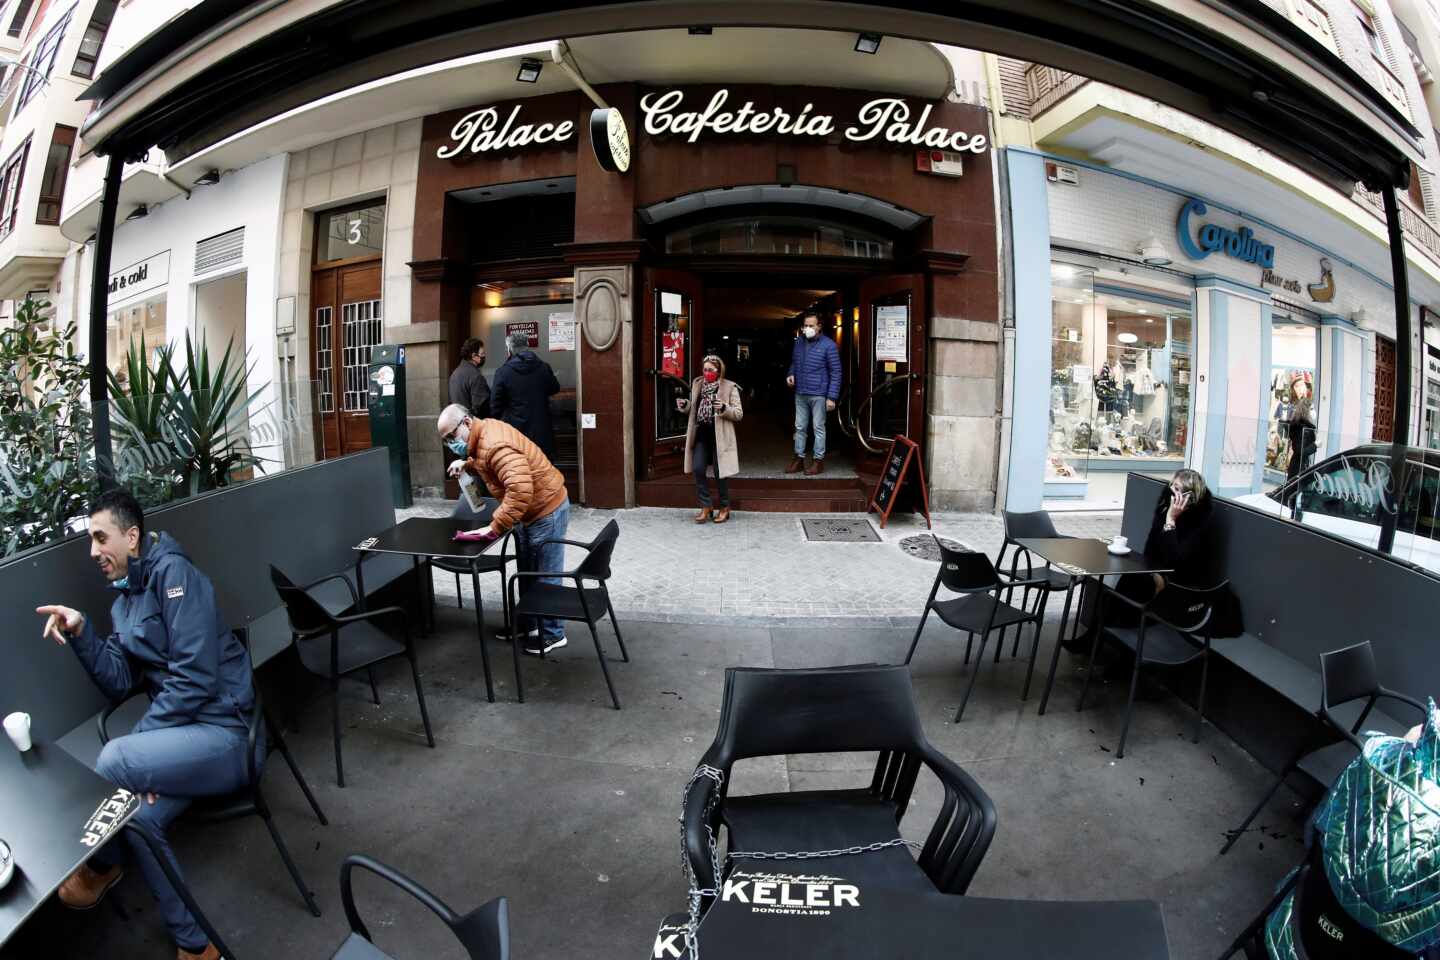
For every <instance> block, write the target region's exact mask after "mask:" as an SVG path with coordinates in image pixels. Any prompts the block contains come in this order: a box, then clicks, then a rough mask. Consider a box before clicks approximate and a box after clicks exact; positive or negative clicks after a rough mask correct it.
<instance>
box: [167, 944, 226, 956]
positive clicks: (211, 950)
mask: <svg viewBox="0 0 1440 960" xmlns="http://www.w3.org/2000/svg"><path fill="white" fill-rule="evenodd" d="M175 960H220V951H219V950H217V949H216V948H215V944H213V943H207V944H205V949H204V950H201V951H200V952H199V953H191V952H190V951H189V950H186V949H185V948H184V947H179V948H177V949H176V950H175Z"/></svg>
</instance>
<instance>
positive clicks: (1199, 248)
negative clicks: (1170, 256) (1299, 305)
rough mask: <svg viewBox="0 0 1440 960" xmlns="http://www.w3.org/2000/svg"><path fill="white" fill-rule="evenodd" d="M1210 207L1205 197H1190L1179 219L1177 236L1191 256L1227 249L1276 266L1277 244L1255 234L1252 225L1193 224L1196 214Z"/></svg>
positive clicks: (1229, 254) (1265, 265)
mask: <svg viewBox="0 0 1440 960" xmlns="http://www.w3.org/2000/svg"><path fill="white" fill-rule="evenodd" d="M1208 212H1209V209H1208V208H1207V207H1206V206H1205V204H1204V202H1203V201H1201V200H1196V199H1194V198H1192V199H1189V200H1186V201H1185V204H1184V206H1182V207H1181V208H1180V216H1179V218H1178V219H1177V220H1176V221H1175V239H1176V241H1177V242H1178V243H1179V244H1180V249H1181V250H1182V251H1184V253H1185V256H1187V257H1189V258H1190V259H1191V260H1204V259H1205V258H1206V257H1208V256H1210V254H1212V253H1216V252H1219V253H1223V254H1225V256H1227V257H1234V258H1235V259H1236V260H1243V261H1245V262H1246V263H1253V264H1255V265H1257V266H1259V267H1260V268H1261V269H1263V270H1273V269H1274V268H1275V248H1274V246H1272V245H1271V244H1268V243H1265V242H1264V241H1262V240H1261V239H1260V238H1259V237H1257V236H1255V231H1253V230H1251V229H1250V228H1249V227H1241V228H1240V229H1239V230H1231V229H1230V228H1228V227H1222V226H1220V225H1219V224H1218V223H1205V224H1201V225H1199V226H1195V225H1192V223H1191V222H1190V217H1191V216H1192V215H1194V216H1198V217H1203V216H1205V214H1206V213H1208Z"/></svg>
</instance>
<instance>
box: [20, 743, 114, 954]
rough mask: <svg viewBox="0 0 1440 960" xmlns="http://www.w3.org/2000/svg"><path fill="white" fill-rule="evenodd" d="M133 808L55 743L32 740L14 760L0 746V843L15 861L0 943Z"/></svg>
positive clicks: (99, 844)
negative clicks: (24, 750)
mask: <svg viewBox="0 0 1440 960" xmlns="http://www.w3.org/2000/svg"><path fill="white" fill-rule="evenodd" d="M139 808H140V797H139V796H138V795H136V794H133V793H131V792H130V791H128V790H121V789H120V788H118V787H116V786H115V785H114V784H113V783H110V782H109V781H107V780H105V779H104V778H102V777H101V776H100V775H99V774H97V773H96V772H95V771H93V770H91V769H90V768H89V767H87V766H85V765H84V764H82V763H81V762H80V761H78V760H76V759H75V758H74V757H72V756H70V754H68V753H66V752H65V751H64V750H62V749H61V748H60V746H59V745H58V744H55V743H40V742H39V741H36V742H35V745H34V746H32V747H31V748H30V749H29V750H27V751H26V752H25V753H21V752H20V751H19V750H16V749H15V746H14V744H12V743H11V742H10V741H9V740H8V739H6V740H5V741H4V742H3V743H0V839H3V840H4V841H5V842H6V843H7V844H9V846H10V850H11V852H12V853H13V854H14V856H15V874H14V876H12V877H11V878H10V882H9V883H8V884H6V885H5V887H4V888H3V889H0V943H4V942H5V941H6V940H9V939H10V937H11V936H12V935H13V934H14V933H15V931H16V930H17V929H19V928H20V925H21V924H23V923H24V922H25V921H26V920H27V919H29V917H30V915H31V914H32V913H34V912H35V911H36V910H37V909H39V907H40V905H41V904H42V903H44V902H45V901H46V900H47V899H48V898H49V897H50V894H52V893H54V892H55V890H56V889H57V888H58V887H59V886H60V884H61V883H62V882H63V881H64V880H65V878H66V877H68V876H70V874H71V873H73V872H74V871H75V868H76V867H78V866H80V864H82V863H84V862H85V861H86V860H88V859H89V858H90V857H91V856H93V855H94V854H95V851H97V850H99V849H100V848H101V847H102V846H104V845H105V844H106V843H108V842H109V841H110V840H113V839H114V838H115V837H117V836H119V835H120V828H121V827H123V826H124V825H125V823H126V821H128V820H129V819H130V818H131V817H132V816H133V815H134V814H135V811H136V810H138V809H139Z"/></svg>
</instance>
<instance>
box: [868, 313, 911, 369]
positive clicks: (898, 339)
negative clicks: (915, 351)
mask: <svg viewBox="0 0 1440 960" xmlns="http://www.w3.org/2000/svg"><path fill="white" fill-rule="evenodd" d="M875 359H876V361H885V360H896V361H900V362H902V363H903V362H906V361H908V360H909V359H910V308H909V307H908V306H904V305H901V306H894V307H876V308H875Z"/></svg>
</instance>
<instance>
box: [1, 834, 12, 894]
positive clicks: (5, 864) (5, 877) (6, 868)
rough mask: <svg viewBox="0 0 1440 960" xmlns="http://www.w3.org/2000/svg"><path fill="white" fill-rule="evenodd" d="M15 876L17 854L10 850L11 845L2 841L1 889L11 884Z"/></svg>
mask: <svg viewBox="0 0 1440 960" xmlns="http://www.w3.org/2000/svg"><path fill="white" fill-rule="evenodd" d="M14 875H15V854H14V853H13V852H11V850H10V844H8V843H6V842H5V841H4V840H0V888H3V887H4V886H5V885H6V884H8V883H9V882H10V878H11V877H13V876H14Z"/></svg>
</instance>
